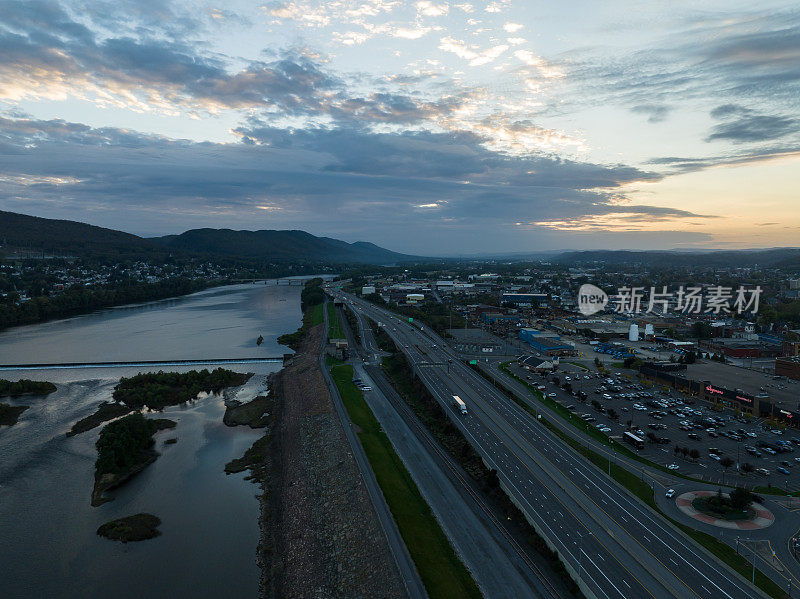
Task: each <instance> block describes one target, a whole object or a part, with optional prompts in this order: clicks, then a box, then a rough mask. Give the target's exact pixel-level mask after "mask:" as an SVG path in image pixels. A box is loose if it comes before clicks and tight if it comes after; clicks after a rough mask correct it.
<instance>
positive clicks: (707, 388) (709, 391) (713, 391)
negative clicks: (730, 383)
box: [706, 385, 722, 395]
mask: <svg viewBox="0 0 800 599" xmlns="http://www.w3.org/2000/svg"><path fill="white" fill-rule="evenodd" d="M706 392H707V393H712V394H713V393H719V394H720V395H722V390H721V389H714V387H712V386H711V385H706Z"/></svg>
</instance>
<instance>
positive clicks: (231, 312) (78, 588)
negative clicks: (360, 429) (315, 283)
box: [0, 283, 301, 599]
mask: <svg viewBox="0 0 800 599" xmlns="http://www.w3.org/2000/svg"><path fill="white" fill-rule="evenodd" d="M300 289H301V288H300V286H297V285H295V286H289V285H282V286H276V285H275V284H272V283H270V284H268V285H265V284H263V283H260V284H256V285H252V284H248V285H236V286H228V287H219V288H214V289H209V290H206V291H202V292H199V293H195V294H193V295H190V296H186V297H183V298H178V299H171V300H164V301H159V302H152V303H147V304H142V305H136V306H126V307H122V308H115V309H111V310H104V311H101V312H97V313H94V314H89V315H85V316H79V317H75V318H70V319H66V320H59V321H53V322H49V323H44V324H40V325H31V326H25V327H18V328H15V329H11V330H8V331H5V332H2V333H0V364H25V363H38V364H41V363H56V362H97V361H129V360H130V361H138V360H174V359H211V358H219V359H225V358H242V357H268V356H279V355H282V354H283V353H284V352H286V351H289V350H288V349H287V348H285V347H284V346H281V345H279V344H278V343H277V337H278V336H279V335H281V334H283V333H286V332H291V331H293V330H295V329H296V328H297V327H298V326H299V325H300V321H301V312H300V305H299V304H300V302H299V296H300ZM259 335H263V337H264V342H263V344H262V345H261V346H260V347H257V346H256V339H257V338H258V336H259ZM227 367H228V368H231V369H234V370H239V371H242V372H254V373H255V376H253V378H251V379H250V381H249V382H248V383H247V385H246V386H245V387H244V388H243V389H242V390H241V391H240V392H239V393H238V395H237V398H238V399H240V400H249V399H251V398H252V397H254V396H255V395H256V394H257V393H258V392H260V391H263V390H264V389H265V388H266V377H267V375H268V374H269V373H270V372H274V371H276V370H277V369H278V368H280V365H279V364H266V363H265V364H247V365H242V366H227ZM189 369H190V367H175V368H170V369H169V370H179V371H186V370H189ZM144 370H145V369H143V368H99V369H96V368H93V369H76V370H53V369H50V370H33V371H24V372H20V371H12V370H6V371H3V370H0V378H7V379H11V380H15V379H18V378H31V379H40V380H50V381H52V382H53V383H55V384H56V385H57V386H58V390H57V391H56V392H55V393H53V394H51V395H50V396H48V397H47V398H45V399H42V398H19V399H17V400H8V399H4V400H3V401H5V402H7V403H11V404H12V405H18V404H24V405H30V406H31V407H30V409H28V410H27V411H25V412H24V413H23V414H22V415H21V417H20V420H19V422H18V423H17V424H16V425H14V426H12V427H0V564H2V576H0V596H2V597H25V598H28V597H75V598H78V597H80V598H83V599H91V598H94V597H98V598H99V597H109V596H111V597H115V598H127V597H131V598H133V597H136V598H139V597H148V598H159V597H164V598H167V597H169V598H174V597H184V596H192V597H200V598H203V597H215V598H216V597H220V596H227V597H243V598H244V597H255V596H257V591H258V580H259V574H260V573H259V570H258V567H257V564H256V546H257V543H258V537H259V529H258V514H259V504H258V501H257V498H256V494H257V493H258V492H259V488H258V487H257V486H256V485H254V484H253V483H251V482H248V481H245V480H244V474H236V475H230V476H226V475H225V473H224V471H223V468H224V465H225V464H226V463H227V462H228V461H230V460H231V459H233V458H236V457H239V456H241V455H242V454H243V453H244V451H245V450H246V449H247V448H248V447H249V446H250V445H251V444H252V443H253V441H255V440H256V439H257V438H258V437H259V436H260V435H261V434H262V432H259V431H253V430H251V429H249V428H246V427H236V428H231V427H227V426H225V425H223V424H222V415H223V414H224V411H225V408H224V404H223V398H222V397H219V396H210V397H207V398H204V399H200V400H197V401H194V402H192V403H191V404H188V405H185V406H179V407H173V408H169V409H166V410H164V413H163V417H166V418H171V419H173V420H176V421H177V422H178V426H177V428H175V429H174V430H171V431H163V432H160V433H157V435H156V449H157V450H158V451H159V452H161V454H162V455H161V457H159V458H158V460H156V462H155V463H154V464H152V465H150V466H149V467H148V468H146V469H145V470H144V471H143V472H142V473H141V474H139V475H138V476H136V477H135V478H134V479H132V480H131V481H130V482H129V483H127V484H125V485H124V486H122V487H121V488H119V489H117V490H116V491H113V492H112V495H113V497H114V501H111V502H109V503H105V504H103V505H101V506H99V507H91V506H90V504H89V501H90V495H91V489H92V483H93V472H94V460H95V458H96V450H95V448H94V443H95V441H96V440H97V436H98V434H99V430H100V428H99V427H98V428H96V429H94V430H92V431H89V432H86V433H83V434H80V435H76V436H74V437H66V436H65V434H66V432H67V431H68V430H69V429H70V427H71V426H72V424H73V423H74V422H75V421H76V420H78V419H80V418H82V417H84V416H87V415H89V414H91V413H93V412H94V411H95V409H96V408H97V405H98V404H99V403H100V402H101V401H105V400H109V399H110V398H111V393H112V391H113V388H114V385H115V384H116V382H117V381H118V380H119V377H121V376H131V375H133V374H136V373H137V372H140V371H144ZM170 437H177V439H178V441H177V443H175V444H174V445H164V441H165V440H166V439H168V438H170ZM138 512H149V513H152V514H155V515H156V516H158V517H159V518H161V520H162V524H161V526H160V530H161V531H162V535H161V536H160V537H157V538H155V539H151V540H147V541H143V542H139V543H128V544H121V543H117V542H113V541H109V540H107V539H104V538H102V537H99V536H97V535H96V530H97V527H98V526H100V525H101V524H102V523H104V522H106V521H108V520H111V519H114V518H119V517H123V516H127V515H131V514H135V513H138Z"/></svg>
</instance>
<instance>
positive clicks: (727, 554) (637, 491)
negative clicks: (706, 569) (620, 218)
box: [501, 365, 789, 599]
mask: <svg viewBox="0 0 800 599" xmlns="http://www.w3.org/2000/svg"><path fill="white" fill-rule="evenodd" d="M502 366H503V365H501V367H502ZM508 374H510V375H511V376H512V377H514V378H515V379H516V380H518V381H520V382H521V383H523V384H525V385H527V383H525V381H523V380H521V379H520V378H519V377H517V376H516V375H514V374H513V373H511V372H509V373H508ZM527 386H528V387H530V385H527ZM503 390H504V391H505V392H506V395H508V396H509V397H510V398H511V399H512V400H513V401H514V402H515V403H517V404H518V405H519V406H521V407H522V408H523V409H524V410H526V411H527V412H529V413H531V414H533V415H537V412H536V410H535V409H534V408H533V407H531V406H530V405H529V404H528V403H526V402H525V401H523V400H522V399H520V398H519V397H517V395H516V394H515V393H511V392H510V391H508V390H507V389H505V388H503ZM533 392H534V393H535V394H536V393H538V392H537V390H533ZM547 399H549V398H547ZM570 414H571V415H572V413H571V412H570ZM539 421H540V422H541V423H542V424H544V426H546V427H547V428H548V429H549V430H551V431H552V432H553V433H554V434H556V435H557V436H558V437H559V438H561V439H562V440H564V442H566V443H567V444H568V445H569V446H570V447H572V448H573V449H575V450H576V451H577V452H578V453H580V454H581V455H583V456H584V457H586V458H587V459H588V460H589V461H590V462H591V463H592V464H594V465H595V466H596V467H598V468H599V469H601V470H603V471H604V472H608V458H607V457H606V456H603V455H601V454H599V453H597V452H596V451H593V450H591V449H588V448H587V447H586V446H585V445H583V444H582V443H581V442H580V441H578V440H577V439H575V438H573V437H571V436H570V435H569V434H567V433H566V432H564V431H563V430H561V429H560V428H559V427H557V426H556V425H555V424H553V423H552V422H549V421H548V420H547V419H546V418H544V417H542V418H541V419H540V420H539ZM615 449H616V450H617V451H619V453H623V452H622V451H620V450H625V449H626V448H624V447H622V446H620V445H619V444H615ZM627 453H631V452H629V451H627ZM638 461H640V462H643V463H646V461H645V460H643V459H639V460H638ZM648 465H650V464H648ZM611 477H612V478H613V479H614V480H615V481H617V482H618V483H619V484H620V485H622V486H623V487H625V488H626V489H628V491H630V492H631V493H633V494H634V495H635V496H636V497H638V498H639V499H640V500H642V501H643V502H644V503H646V504H647V505H649V506H650V507H651V508H653V510H655V511H656V512H657V513H658V514H659V515H660V516H661V517H663V518H664V519H665V520H667V521H668V522H670V523H671V524H673V525H674V526H676V527H677V528H679V529H680V530H681V531H683V533H684V534H686V535H687V536H689V537H691V538H692V539H693V540H694V541H695V542H697V543H698V544H699V545H701V546H702V547H703V548H705V549H706V550H707V551H709V552H710V553H711V554H713V555H714V556H716V557H717V558H718V559H719V560H720V561H722V562H724V563H725V564H727V565H728V566H729V567H730V568H732V569H733V570H735V571H736V572H738V573H739V574H740V575H741V576H743V577H744V578H745V579H746V580H752V573H753V566H752V564H751V563H750V562H749V561H748V560H747V559H746V558H745V557H743V556H742V555H739V554H738V553H736V551H735V550H734V549H733V548H732V547H730V546H729V545H727V544H725V543H723V542H722V541H719V540H717V539H716V538H714V537H713V536H711V535H709V534H706V533H704V532H701V531H699V530H695V529H694V528H692V527H690V526H687V525H685V524H681V523H680V522H678V521H677V520H674V519H672V518H670V517H669V516H668V515H667V514H665V513H664V512H663V511H662V510H661V509H660V508H659V507H658V505H657V504H656V501H655V495H654V492H653V489H652V487H650V485H648V484H647V483H645V482H644V481H643V480H641V479H640V478H639V477H637V476H636V475H635V474H633V473H632V472H630V471H629V470H627V469H625V468H623V467H622V466H620V465H618V464H616V463H612V464H611ZM683 478H688V477H683ZM689 480H694V479H689ZM700 482H701V481H700ZM755 584H756V586H758V587H759V588H760V589H761V590H762V591H764V592H765V593H767V594H768V595H769V596H771V597H775V598H776V599H787V598H788V597H789V595H787V594H786V591H784V590H783V588H782V587H781V586H780V585H778V583H776V582H775V581H774V580H772V579H771V578H770V577H769V576H767V575H766V574H764V573H763V572H762V571H761V570H759V569H756V576H755Z"/></svg>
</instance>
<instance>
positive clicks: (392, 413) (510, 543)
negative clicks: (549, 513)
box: [342, 314, 562, 599]
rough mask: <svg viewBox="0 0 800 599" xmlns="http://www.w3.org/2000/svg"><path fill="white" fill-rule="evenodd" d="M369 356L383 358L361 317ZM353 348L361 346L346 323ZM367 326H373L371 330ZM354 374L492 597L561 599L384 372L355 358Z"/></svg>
mask: <svg viewBox="0 0 800 599" xmlns="http://www.w3.org/2000/svg"><path fill="white" fill-rule="evenodd" d="M357 319H358V325H359V332H360V334H361V340H362V347H363V348H364V352H365V353H366V357H367V358H372V357H374V356H375V355H376V354H381V353H382V352H380V350H379V349H378V347H377V345H376V343H375V340H374V337H373V336H372V331H371V330H370V328H369V326H368V325H367V323H366V319H364V318H362V317H361V316H360V314H359V315H357ZM342 323H343V327H344V329H345V332H346V334H347V338H348V342H349V343H350V347H351V348H353V347H356V345H355V344H354V343H353V338H352V336H351V334H350V330H349V326H347V321H346V320H343V319H342ZM365 325H367V326H365ZM351 362H352V364H353V367H354V371H355V373H356V374H357V376H358V377H359V378H361V379H362V380H363V381H364V382H366V383H368V384H371V385H372V387H373V390H372V391H370V392H367V393H365V394H364V398H365V400H366V401H367V403H368V404H369V406H370V409H371V410H372V412H373V413H374V414H375V417H376V418H377V419H378V421H379V422H380V423H381V427H382V428H383V430H384V432H385V433H386V435H387V436H388V437H389V440H390V441H391V443H392V445H393V446H394V448H395V451H396V452H397V454H398V455H399V456H400V458H401V459H402V461H403V463H404V464H405V466H406V468H407V469H408V471H409V473H410V474H411V477H412V478H413V479H414V482H415V483H416V485H417V487H418V488H419V490H420V492H421V493H422V495H423V497H424V498H425V501H426V502H427V503H428V505H429V506H430V507H431V510H432V511H433V513H434V514H435V516H436V519H437V521H438V522H439V523H440V525H441V527H442V529H443V530H444V532H445V534H446V535H447V537H448V539H449V540H450V542H451V544H452V545H453V547H454V549H455V550H456V552H457V553H458V555H459V557H460V558H461V559H462V561H463V562H464V564H465V565H466V566H467V568H468V569H469V570H470V572H471V573H472V576H473V578H474V579H475V582H476V583H477V584H478V586H479V587H480V589H481V593H482V594H483V596H484V597H485V598H486V599H495V598H497V599H505V598H506V597H517V598H519V599H525V598H529V599H557V598H559V597H561V596H562V595H561V593H560V592H559V591H558V589H557V588H556V587H555V586H554V585H553V584H552V583H551V582H550V580H549V578H548V575H547V574H545V573H543V572H542V571H541V569H540V568H539V567H538V566H537V565H536V563H535V562H534V561H533V560H532V559H531V558H530V556H529V555H528V553H527V552H526V550H525V549H524V548H523V547H521V546H520V543H519V542H517V540H516V539H515V538H514V537H513V535H511V534H510V533H509V532H508V531H507V530H506V528H505V526H504V524H503V522H501V520H504V518H503V516H502V514H495V513H494V511H493V510H492V508H491V507H490V506H489V505H487V503H486V500H485V499H484V497H483V495H482V493H481V492H480V490H479V489H477V488H476V485H475V484H474V483H473V481H472V480H471V479H470V478H469V476H468V475H467V474H466V473H465V472H464V471H463V470H462V469H461V468H460V467H459V466H458V464H456V463H455V462H454V461H453V460H452V458H450V456H449V455H448V454H447V453H446V452H445V451H444V450H443V449H442V448H441V447H440V446H439V445H438V443H437V442H436V440H435V439H434V438H433V436H432V435H431V434H430V433H429V432H428V431H427V429H426V428H425V427H424V426H423V425H422V424H421V423H420V422H419V420H418V419H417V417H416V416H415V414H414V413H413V411H412V410H411V409H410V408H409V407H408V406H407V405H406V403H405V402H404V401H403V399H402V398H401V397H400V396H399V395H398V394H397V392H396V391H395V389H394V388H393V387H392V385H391V383H390V382H389V380H388V379H387V377H386V375H385V374H384V372H383V370H381V368H380V367H379V366H377V365H374V364H371V363H370V364H363V363H362V360H361V359H359V358H357V357H354V359H352V360H351Z"/></svg>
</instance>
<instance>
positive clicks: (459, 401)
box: [453, 395, 467, 414]
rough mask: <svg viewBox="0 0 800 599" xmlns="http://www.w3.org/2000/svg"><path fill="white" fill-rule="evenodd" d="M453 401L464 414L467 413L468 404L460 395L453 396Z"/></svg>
mask: <svg viewBox="0 0 800 599" xmlns="http://www.w3.org/2000/svg"><path fill="white" fill-rule="evenodd" d="M453 403H454V404H455V405H456V407H457V408H458V409H459V410H460V411H461V413H462V414H466V413H467V404H465V403H464V401H463V400H462V399H461V398H460V397H459V396H458V395H454V396H453Z"/></svg>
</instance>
